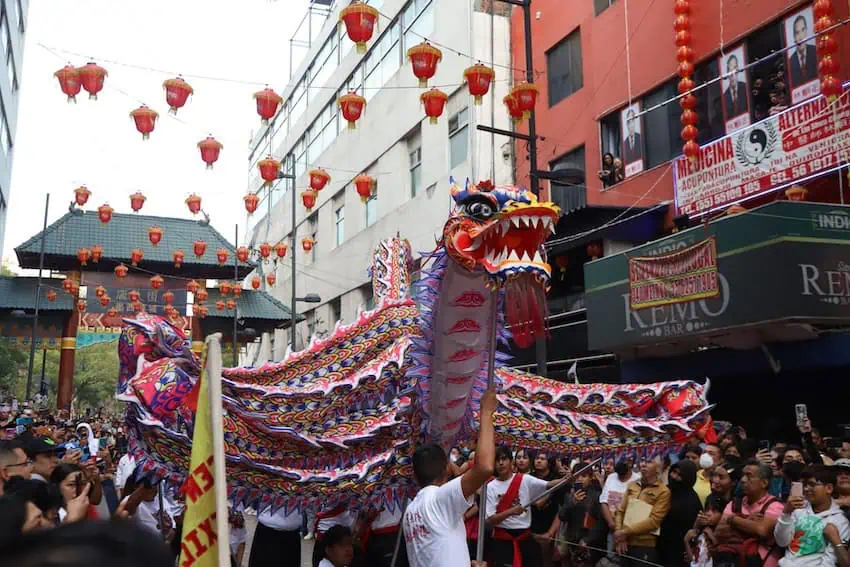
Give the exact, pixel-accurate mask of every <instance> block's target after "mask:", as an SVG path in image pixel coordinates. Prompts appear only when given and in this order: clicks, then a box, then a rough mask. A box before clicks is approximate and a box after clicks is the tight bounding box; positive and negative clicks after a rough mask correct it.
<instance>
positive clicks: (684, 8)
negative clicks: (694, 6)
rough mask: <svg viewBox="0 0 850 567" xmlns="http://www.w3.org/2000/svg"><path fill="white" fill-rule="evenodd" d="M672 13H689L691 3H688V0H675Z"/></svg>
mask: <svg viewBox="0 0 850 567" xmlns="http://www.w3.org/2000/svg"><path fill="white" fill-rule="evenodd" d="M673 13H674V14H677V15H685V16H687V15H688V14H690V13H691V5H690V4H689V3H688V0H676V2H674V3H673Z"/></svg>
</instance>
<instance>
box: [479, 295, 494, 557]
mask: <svg viewBox="0 0 850 567" xmlns="http://www.w3.org/2000/svg"><path fill="white" fill-rule="evenodd" d="M498 323H499V291H498V290H497V289H494V290H493V291H491V292H490V344H489V348H490V352H488V353H487V354H488V364H487V388H488V389H489V388H492V387H493V382H494V380H495V375H496V347H497V342H498V340H499V337H498V330H497V326H498ZM486 527H487V483H484V485H483V486H482V487H481V497H480V498H479V499H478V542H477V545H476V548H475V559H476V560H478V561H483V560H484V535H485V533H486Z"/></svg>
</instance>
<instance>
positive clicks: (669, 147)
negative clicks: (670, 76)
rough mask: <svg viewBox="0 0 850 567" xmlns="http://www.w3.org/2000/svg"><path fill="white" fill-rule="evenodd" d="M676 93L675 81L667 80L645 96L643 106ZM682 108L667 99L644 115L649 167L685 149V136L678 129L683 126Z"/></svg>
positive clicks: (645, 107) (647, 164)
mask: <svg viewBox="0 0 850 567" xmlns="http://www.w3.org/2000/svg"><path fill="white" fill-rule="evenodd" d="M676 94H677V92H676V84H675V82H672V81H668V82H667V83H666V84H664V85H662V86H661V87H659V88H657V89H655V90H654V91H653V92H651V93H649V94H648V95H646V96H645V97H644V98H643V106H642V108H644V109H650V108H652V107H653V106H656V105H658V104H661V103H663V102H664V101H667V100H669V99H672V98H673V97H675V96H676ZM681 114H682V109H681V108H679V105H678V104H676V103H668V104H665V105H664V106H661V107H659V108H656V109H654V110H650V111H649V112H647V113H646V114H644V115H643V125H642V127H643V132H645V133H646V135H644V136H643V145H644V147H645V149H644V151H645V153H644V156H645V158H644V159H645V160H646V168H647V169H649V168H652V167H655V166H656V165H658V164H660V163H664V162H665V161H668V160H671V159H673V156H675V155H677V154H679V153H680V152H681V150H682V140H681V138H680V137H679V131H680V130H681V129H682V125H681V122H680V120H679V119H680V117H681Z"/></svg>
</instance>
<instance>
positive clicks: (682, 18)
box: [673, 14, 691, 32]
mask: <svg viewBox="0 0 850 567" xmlns="http://www.w3.org/2000/svg"><path fill="white" fill-rule="evenodd" d="M673 29H674V30H676V32H683V31H690V30H691V20H690V18H688V16H686V15H684V14H679V15H678V16H676V18H675V19H674V20H673Z"/></svg>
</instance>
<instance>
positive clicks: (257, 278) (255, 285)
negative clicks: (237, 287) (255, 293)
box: [251, 276, 263, 290]
mask: <svg viewBox="0 0 850 567" xmlns="http://www.w3.org/2000/svg"><path fill="white" fill-rule="evenodd" d="M262 283H263V282H262V280H261V279H260V276H254V277H253V278H251V287H253V288H254V289H255V290H257V289H260V285H262Z"/></svg>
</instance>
